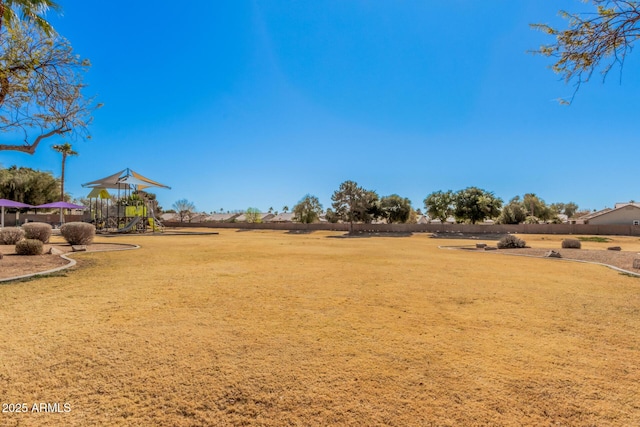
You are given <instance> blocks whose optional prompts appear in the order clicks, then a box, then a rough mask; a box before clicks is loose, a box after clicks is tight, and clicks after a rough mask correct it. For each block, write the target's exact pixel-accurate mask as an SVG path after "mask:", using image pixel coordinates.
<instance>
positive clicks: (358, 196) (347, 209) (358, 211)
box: [331, 181, 372, 233]
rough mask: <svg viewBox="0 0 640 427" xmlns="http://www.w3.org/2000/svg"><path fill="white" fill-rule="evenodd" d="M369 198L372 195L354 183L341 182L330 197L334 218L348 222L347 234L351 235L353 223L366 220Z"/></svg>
mask: <svg viewBox="0 0 640 427" xmlns="http://www.w3.org/2000/svg"><path fill="white" fill-rule="evenodd" d="M371 196H372V194H368V193H367V190H365V189H364V188H362V187H360V186H358V184H357V183H356V182H354V181H345V182H343V183H342V184H340V188H338V189H337V190H336V191H335V192H334V193H333V195H332V196H331V200H332V201H333V203H332V204H331V206H332V207H333V211H332V212H333V213H334V214H335V216H336V218H338V219H340V220H342V221H345V222H347V221H348V222H349V233H353V223H354V221H362V220H363V219H365V218H366V215H367V210H368V208H369V207H370V206H369V203H370V201H371V200H370V199H371Z"/></svg>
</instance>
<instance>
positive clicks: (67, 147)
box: [52, 142, 78, 202]
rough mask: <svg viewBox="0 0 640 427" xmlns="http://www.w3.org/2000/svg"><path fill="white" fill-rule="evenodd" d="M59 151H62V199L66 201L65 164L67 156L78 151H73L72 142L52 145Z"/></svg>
mask: <svg viewBox="0 0 640 427" xmlns="http://www.w3.org/2000/svg"><path fill="white" fill-rule="evenodd" d="M52 148H53V149H54V150H56V151H57V152H58V153H62V176H61V178H60V201H61V202H64V164H65V162H66V161H67V156H77V155H78V153H77V152H75V151H73V148H71V144H69V143H68V142H65V143H64V144H62V145H54V146H53V147H52Z"/></svg>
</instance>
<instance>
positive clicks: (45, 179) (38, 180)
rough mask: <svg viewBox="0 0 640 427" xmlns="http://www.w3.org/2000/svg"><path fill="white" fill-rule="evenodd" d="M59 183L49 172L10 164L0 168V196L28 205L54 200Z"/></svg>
mask: <svg viewBox="0 0 640 427" xmlns="http://www.w3.org/2000/svg"><path fill="white" fill-rule="evenodd" d="M59 191H60V184H59V182H58V180H57V179H55V178H54V176H53V174H51V173H50V172H41V171H38V170H34V169H31V168H25V167H20V168H18V167H16V166H11V167H10V168H8V169H0V198H2V199H10V200H16V201H18V202H22V203H26V204H29V205H34V206H35V205H42V204H45V203H50V202H53V201H56V200H57V199H58V196H59V195H60V193H59Z"/></svg>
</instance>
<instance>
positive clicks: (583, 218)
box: [578, 206, 624, 220]
mask: <svg viewBox="0 0 640 427" xmlns="http://www.w3.org/2000/svg"><path fill="white" fill-rule="evenodd" d="M622 207H624V206H622ZM616 209H620V208H616ZM612 210H614V209H611V208H604V209H602V210H600V211H597V212H592V213H590V214H587V215H582V216H581V217H580V218H578V219H581V220H587V219H591V218H595V217H597V216H600V215H604V214H606V213H607V212H611V211H612Z"/></svg>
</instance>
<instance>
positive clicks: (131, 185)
mask: <svg viewBox="0 0 640 427" xmlns="http://www.w3.org/2000/svg"><path fill="white" fill-rule="evenodd" d="M82 186H83V187H88V188H91V189H92V190H91V192H90V193H89V195H88V197H89V200H90V202H91V201H92V200H95V202H91V203H90V204H91V217H92V221H93V222H94V223H95V225H96V229H97V230H100V231H107V232H118V233H129V232H146V231H149V230H150V231H153V232H156V231H163V230H164V227H163V225H162V223H161V222H160V221H159V220H158V219H157V218H156V216H155V214H154V209H153V208H154V205H156V202H155V200H153V199H151V198H149V196H148V194H147V193H145V192H144V191H143V189H145V188H148V187H158V188H167V189H170V188H171V187H169V186H166V185H164V184H160V183H159V182H156V181H153V180H151V179H149V178H146V177H144V176H142V175H141V174H139V173H137V172H135V171H133V170H131V169H129V168H127V169H123V170H121V171H120V172H118V173H115V174H113V175H109V176H108V177H106V178H102V179H98V180H96V181H92V182H88V183H86V184H82ZM108 189H111V190H117V198H116V201H115V203H114V202H112V203H111V206H109V202H110V201H111V200H112V199H113V197H112V196H111V194H110V193H109V192H108ZM98 201H99V203H100V204H99V205H98ZM105 201H106V202H105ZM105 205H106V209H105Z"/></svg>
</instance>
